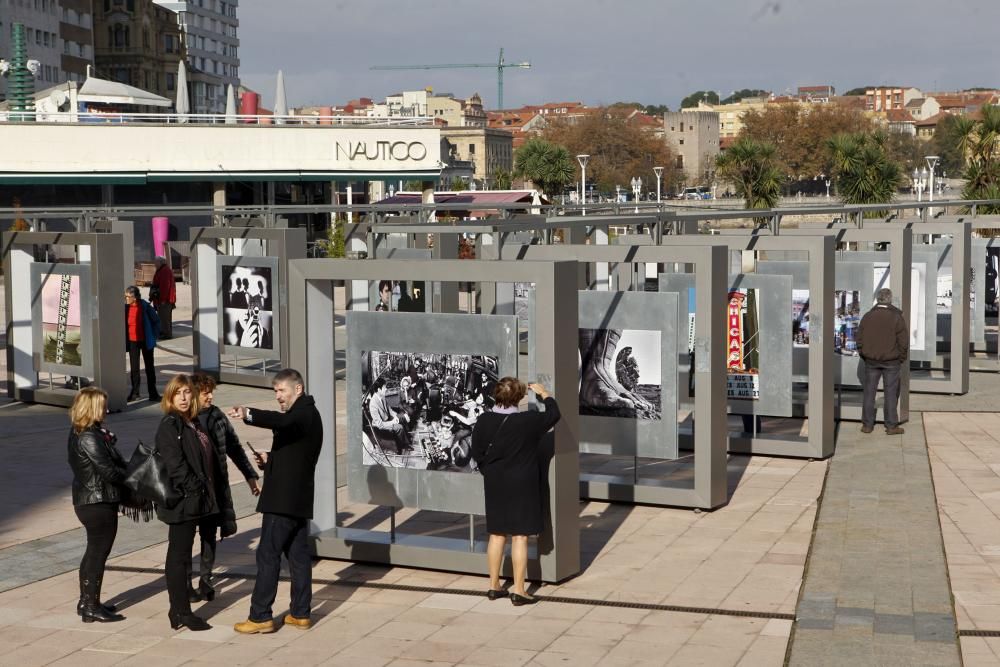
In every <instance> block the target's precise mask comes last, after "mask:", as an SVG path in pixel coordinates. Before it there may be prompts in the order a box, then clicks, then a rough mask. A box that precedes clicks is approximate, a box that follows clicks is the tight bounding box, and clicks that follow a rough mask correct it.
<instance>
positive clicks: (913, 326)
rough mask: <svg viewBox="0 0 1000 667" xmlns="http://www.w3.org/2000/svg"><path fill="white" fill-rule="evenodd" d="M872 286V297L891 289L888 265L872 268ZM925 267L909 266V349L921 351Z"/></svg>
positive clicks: (923, 336) (923, 325)
mask: <svg viewBox="0 0 1000 667" xmlns="http://www.w3.org/2000/svg"><path fill="white" fill-rule="evenodd" d="M873 278H874V284H875V289H874V290H872V294H873V295H874V294H875V293H877V292H878V291H879V290H880V289H882V288H883V287H888V288H891V287H892V285H891V283H890V282H889V281H890V271H889V264H888V263H883V262H877V263H876V264H875V267H874V275H873ZM926 284H927V265H926V264H924V263H922V262H921V263H914V264H912V265H911V266H910V317H909V321H910V349H911V350H923V349H924V348H925V347H926V345H927V336H926V322H925V321H924V314H925V313H926V312H927V303H926V302H925V301H924V298H925V295H926V293H927V291H926V290H927V287H926ZM872 305H873V306H874V305H875V298H874V296H873V297H872Z"/></svg>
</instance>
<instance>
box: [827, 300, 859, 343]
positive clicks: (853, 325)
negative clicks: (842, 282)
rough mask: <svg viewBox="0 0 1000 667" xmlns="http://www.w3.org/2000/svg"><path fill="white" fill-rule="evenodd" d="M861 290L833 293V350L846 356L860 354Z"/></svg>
mask: <svg viewBox="0 0 1000 667" xmlns="http://www.w3.org/2000/svg"><path fill="white" fill-rule="evenodd" d="M861 314H862V313H861V292H858V291H857V290H854V291H851V290H836V291H835V292H834V293H833V351H834V353H835V354H840V355H843V356H845V357H856V356H858V343H857V333H858V325H859V324H861Z"/></svg>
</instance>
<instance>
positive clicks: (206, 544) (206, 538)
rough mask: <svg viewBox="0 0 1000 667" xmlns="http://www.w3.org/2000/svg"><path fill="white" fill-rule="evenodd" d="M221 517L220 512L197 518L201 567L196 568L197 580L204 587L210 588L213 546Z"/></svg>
mask: <svg viewBox="0 0 1000 667" xmlns="http://www.w3.org/2000/svg"><path fill="white" fill-rule="evenodd" d="M221 519H222V515H220V514H209V515H208V516H206V517H202V518H201V519H199V520H198V537H199V538H200V539H201V569H199V570H198V581H199V583H200V584H201V585H202V586H203V587H206V588H212V569H213V568H214V567H215V546H216V542H217V539H218V534H219V521H220V520H221ZM189 562H190V561H189Z"/></svg>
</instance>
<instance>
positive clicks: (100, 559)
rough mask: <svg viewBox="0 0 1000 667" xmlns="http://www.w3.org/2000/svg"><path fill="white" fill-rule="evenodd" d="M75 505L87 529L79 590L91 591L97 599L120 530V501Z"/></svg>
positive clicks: (83, 591) (81, 521)
mask: <svg viewBox="0 0 1000 667" xmlns="http://www.w3.org/2000/svg"><path fill="white" fill-rule="evenodd" d="M73 509H74V510H75V511H76V518H78V519H79V520H80V523H82V524H83V528H84V530H86V532H87V549H86V550H85V551H84V552H83V560H81V561H80V586H81V591H80V592H81V594H82V593H92V594H93V595H94V598H95V599H97V598H99V597H100V594H101V581H102V580H103V579H104V566H105V564H106V563H107V562H108V555H109V554H110V553H111V547H112V546H113V545H114V543H115V536H116V535H117V534H118V503H94V504H93V505H79V506H77V507H74V508H73Z"/></svg>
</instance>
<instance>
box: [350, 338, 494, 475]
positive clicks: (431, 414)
mask: <svg viewBox="0 0 1000 667" xmlns="http://www.w3.org/2000/svg"><path fill="white" fill-rule="evenodd" d="M361 368H362V377H361V390H362V399H361V407H362V413H363V418H362V424H363V432H362V443H363V447H364V451H363V454H362V463H363V464H364V465H379V466H385V467H389V468H415V469H420V470H441V471H445V472H474V471H475V470H476V463H475V461H473V460H472V454H471V447H472V429H473V427H474V426H475V425H476V421H477V420H478V419H479V415H481V414H483V412H485V411H486V410H490V409H491V408H492V407H493V403H494V400H493V390H494V388H495V387H496V385H497V380H498V379H499V377H498V369H499V364H498V358H497V357H495V356H485V355H472V354H435V353H421V352H380V351H368V352H362V354H361Z"/></svg>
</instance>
